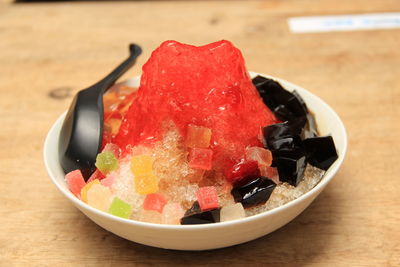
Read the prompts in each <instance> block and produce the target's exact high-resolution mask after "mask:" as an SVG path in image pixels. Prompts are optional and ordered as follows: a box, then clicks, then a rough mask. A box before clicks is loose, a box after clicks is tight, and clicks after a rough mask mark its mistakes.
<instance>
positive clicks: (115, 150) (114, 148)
mask: <svg viewBox="0 0 400 267" xmlns="http://www.w3.org/2000/svg"><path fill="white" fill-rule="evenodd" d="M105 151H110V152H111V153H113V154H114V156H115V157H116V158H119V156H120V154H121V149H120V148H119V147H118V146H117V145H116V144H113V143H107V144H106V145H105V146H104V148H103V150H102V152H105Z"/></svg>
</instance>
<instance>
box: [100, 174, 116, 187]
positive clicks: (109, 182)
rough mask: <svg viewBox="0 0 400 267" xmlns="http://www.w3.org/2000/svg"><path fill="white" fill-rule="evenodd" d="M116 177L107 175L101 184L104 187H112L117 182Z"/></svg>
mask: <svg viewBox="0 0 400 267" xmlns="http://www.w3.org/2000/svg"><path fill="white" fill-rule="evenodd" d="M115 177H116V176H115V175H107V177H106V178H104V179H102V180H101V181H100V183H101V184H102V185H104V186H107V187H111V186H112V184H113V183H114V181H115Z"/></svg>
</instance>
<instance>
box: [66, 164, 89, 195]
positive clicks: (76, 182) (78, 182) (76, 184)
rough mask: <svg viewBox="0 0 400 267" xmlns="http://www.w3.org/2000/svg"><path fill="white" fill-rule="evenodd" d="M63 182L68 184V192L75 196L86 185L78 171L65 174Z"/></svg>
mask: <svg viewBox="0 0 400 267" xmlns="http://www.w3.org/2000/svg"><path fill="white" fill-rule="evenodd" d="M65 181H66V182H67V184H68V187H69V190H71V192H72V193H73V194H74V195H75V196H79V195H80V193H81V189H82V187H84V186H85V184H86V183H85V179H83V176H82V173H81V171H80V170H75V171H72V172H69V173H67V174H66V175H65Z"/></svg>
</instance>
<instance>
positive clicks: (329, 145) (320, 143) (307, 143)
mask: <svg viewBox="0 0 400 267" xmlns="http://www.w3.org/2000/svg"><path fill="white" fill-rule="evenodd" d="M303 144H304V147H305V148H306V151H307V158H308V162H309V163H310V164H311V165H313V166H315V167H317V168H320V169H322V170H325V171H326V170H327V169H329V167H330V166H331V165H332V164H333V163H334V162H335V161H336V160H337V158H338V155H337V152H336V147H335V143H334V141H333V138H332V136H321V137H314V138H308V139H305V140H304V141H303Z"/></svg>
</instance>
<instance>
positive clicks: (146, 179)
mask: <svg viewBox="0 0 400 267" xmlns="http://www.w3.org/2000/svg"><path fill="white" fill-rule="evenodd" d="M134 181H135V188H136V192H138V193H139V194H141V195H146V194H151V193H156V192H157V191H158V179H157V177H156V176H155V175H154V174H152V173H150V174H142V175H138V176H135V178H134Z"/></svg>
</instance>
